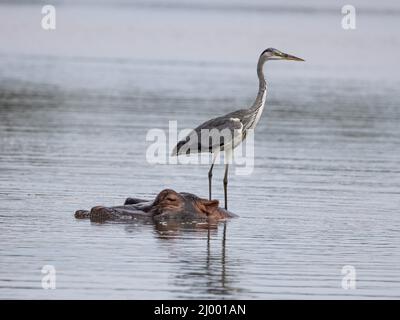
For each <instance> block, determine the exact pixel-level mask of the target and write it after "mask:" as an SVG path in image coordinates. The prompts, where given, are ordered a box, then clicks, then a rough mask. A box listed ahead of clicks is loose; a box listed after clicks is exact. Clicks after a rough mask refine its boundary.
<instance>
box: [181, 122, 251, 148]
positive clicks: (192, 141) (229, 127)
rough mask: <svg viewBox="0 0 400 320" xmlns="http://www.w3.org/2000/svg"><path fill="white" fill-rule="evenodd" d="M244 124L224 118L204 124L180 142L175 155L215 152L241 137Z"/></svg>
mask: <svg viewBox="0 0 400 320" xmlns="http://www.w3.org/2000/svg"><path fill="white" fill-rule="evenodd" d="M242 129H243V124H242V122H241V121H240V119H239V118H233V117H227V116H222V117H218V118H214V119H211V120H208V121H206V122H204V123H203V124H201V125H199V126H198V127H197V128H195V129H194V130H193V131H192V132H191V133H189V134H188V135H187V136H186V137H185V139H183V140H181V141H179V142H178V144H177V145H176V147H175V148H174V151H173V154H174V155H177V154H189V153H197V152H213V151H216V150H220V149H221V147H223V146H226V145H227V144H229V143H232V142H233V141H234V139H235V138H237V137H238V136H241V134H242Z"/></svg>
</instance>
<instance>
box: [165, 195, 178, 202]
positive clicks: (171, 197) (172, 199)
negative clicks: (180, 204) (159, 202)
mask: <svg viewBox="0 0 400 320" xmlns="http://www.w3.org/2000/svg"><path fill="white" fill-rule="evenodd" d="M167 200H169V201H176V200H177V198H176V197H173V196H169V197H167Z"/></svg>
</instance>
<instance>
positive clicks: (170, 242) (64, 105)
mask: <svg viewBox="0 0 400 320" xmlns="http://www.w3.org/2000/svg"><path fill="white" fill-rule="evenodd" d="M43 4H54V5H55V6H56V10H57V29H56V30H55V31H45V30H43V29H42V28H41V24H40V22H41V18H42V14H41V6H42V5H43ZM344 4H347V3H343V2H341V1H324V2H323V3H322V2H320V1H316V0H313V1H302V2H301V3H299V2H298V1H285V2H283V3H282V1H268V2H267V1H183V0H182V1H55V2H52V1H46V2H42V1H18V3H16V2H14V1H0V297H1V298H134V299H152V298H154V299H155V298H169V299H175V298H231V299H240V298H244V299H246V298H247V299H249V298H251V299H260V298H399V297H400V270H399V267H398V266H399V263H400V253H399V252H400V239H399V237H400V233H399V230H400V216H399V214H398V208H399V207H400V198H399V195H400V168H399V165H400V126H399V123H400V122H399V121H400V109H399V102H400V97H399V84H400V76H399V74H400V73H399V71H400V70H399V63H398V57H399V56H400V44H399V33H398V30H399V29H400V19H399V18H400V3H399V2H398V1H379V2H378V1H375V2H368V3H367V2H366V1H352V3H351V4H352V5H354V6H355V7H356V10H357V29H356V30H344V29H342V27H341V20H342V14H341V7H342V6H343V5H344ZM267 47H275V48H277V49H280V50H282V51H284V52H288V53H291V54H294V55H296V56H299V57H302V58H304V59H305V60H306V62H305V63H295V62H276V61H274V62H269V63H267V65H266V67H265V73H266V77H267V81H268V83H269V88H270V92H269V97H268V100H267V108H266V109H265V111H264V114H263V116H262V118H261V121H260V123H259V126H258V127H257V130H256V136H255V141H256V150H255V169H254V172H253V174H252V175H250V176H244V177H243V176H235V175H233V174H231V177H230V185H229V190H230V209H231V210H232V211H233V212H235V213H237V214H238V215H239V216H240V218H239V219H235V220H233V221H230V222H229V223H228V224H227V233H226V242H223V241H222V239H223V235H222V230H223V228H222V226H220V227H219V228H218V229H214V230H212V231H211V232H210V241H207V238H208V233H207V232H206V231H203V232H200V231H196V230H190V229H189V230H186V229H179V228H178V229H176V230H169V231H168V230H160V229H157V228H155V227H154V226H152V225H140V224H128V225H127V224H125V225H121V224H111V223H108V224H103V225H101V224H91V223H89V222H88V221H76V220H75V219H74V217H73V213H74V211H75V210H76V209H81V208H90V207H91V206H94V205H96V204H105V205H117V204H121V203H122V202H123V201H124V199H125V198H126V197H128V196H140V197H147V198H151V197H154V195H155V194H157V193H158V192H159V191H160V190H162V189H163V188H167V187H168V188H173V189H175V190H177V191H186V192H192V193H195V194H197V195H199V196H203V197H206V196H207V191H208V190H207V187H208V184H207V183H208V182H207V171H208V167H207V166H201V165H198V166H195V165H157V166H156V165H151V164H148V163H147V162H146V159H145V151H146V148H147V146H148V145H149V144H148V143H147V142H146V141H145V136H146V133H147V132H148V130H149V129H152V128H165V129H166V128H168V121H169V120H177V121H178V127H179V128H187V127H193V126H196V125H197V124H199V123H201V122H202V121H204V120H206V119H208V118H211V117H214V116H217V115H220V114H223V113H226V112H229V111H232V110H235V109H238V108H242V107H244V106H248V105H249V104H251V103H252V101H253V100H254V97H255V95H256V92H257V78H256V72H255V66H256V62H257V58H258V56H259V54H260V52H261V51H262V50H263V49H265V48H267ZM231 172H233V171H231ZM222 175H223V172H222V167H221V166H218V167H216V169H215V171H214V196H215V198H217V199H223V193H222ZM46 264H51V265H54V266H55V268H56V270H57V289H56V290H43V289H42V288H41V278H42V274H41V272H40V271H41V268H42V266H43V265H46ZM344 265H352V266H354V267H355V268H356V270H357V289H356V290H343V289H342V287H341V281H342V274H341V270H342V267H343V266H344Z"/></svg>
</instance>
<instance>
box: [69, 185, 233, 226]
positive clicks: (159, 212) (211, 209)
mask: <svg viewBox="0 0 400 320" xmlns="http://www.w3.org/2000/svg"><path fill="white" fill-rule="evenodd" d="M235 216H236V215H235V214H233V213H231V212H229V211H227V210H225V209H222V208H220V207H219V202H218V200H207V199H202V198H199V197H197V196H196V195H194V194H191V193H186V192H179V193H178V192H176V191H174V190H171V189H165V190H163V191H161V192H160V193H159V194H158V195H157V197H156V198H155V200H152V201H149V200H144V199H137V198H128V199H126V201H125V204H124V205H123V206H116V207H104V206H96V207H93V208H92V209H91V210H90V211H88V210H78V211H76V212H75V218H77V219H84V218H89V219H90V220H92V221H105V220H117V219H135V218H143V219H154V220H157V221H159V220H169V219H178V220H179V219H181V220H212V221H219V220H224V219H227V218H232V217H235Z"/></svg>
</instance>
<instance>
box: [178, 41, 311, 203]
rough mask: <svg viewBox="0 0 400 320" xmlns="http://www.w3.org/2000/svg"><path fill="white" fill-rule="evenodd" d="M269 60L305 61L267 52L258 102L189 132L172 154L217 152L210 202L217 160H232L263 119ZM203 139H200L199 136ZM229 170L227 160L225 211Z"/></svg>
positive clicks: (271, 50) (262, 60) (260, 70)
mask: <svg viewBox="0 0 400 320" xmlns="http://www.w3.org/2000/svg"><path fill="white" fill-rule="evenodd" d="M269 60H293V61H304V60H303V59H301V58H297V57H295V56H292V55H290V54H287V53H283V52H281V51H279V50H277V49H274V48H268V49H266V50H264V51H263V52H262V53H261V55H260V57H259V59H258V63H257V75H258V81H259V87H258V93H257V97H256V99H255V101H254V103H253V104H252V105H251V106H250V108H248V109H241V110H237V111H234V112H231V113H228V114H226V115H223V116H220V117H217V118H213V119H210V120H208V121H206V122H204V123H202V124H201V125H199V126H198V127H197V128H195V129H194V130H193V131H192V132H191V133H189V134H188V135H187V136H186V137H185V138H184V139H183V140H181V141H179V142H178V144H177V145H176V146H175V148H174V149H173V151H172V154H173V155H176V156H178V155H180V154H191V153H200V152H211V153H213V157H212V163H211V167H210V170H209V171H208V192H209V199H210V200H211V180H212V170H213V167H214V163H215V159H216V156H217V154H218V153H219V152H220V151H225V159H226V158H230V157H232V152H233V149H234V148H235V147H237V146H238V145H239V144H240V143H241V142H242V141H243V140H244V139H245V138H246V133H247V132H248V130H249V129H254V128H255V127H256V126H257V123H258V121H259V120H260V117H261V114H262V112H263V110H264V106H265V101H266V97H267V83H266V81H265V77H264V72H263V67H264V63H265V62H266V61H269ZM223 130H225V132H226V131H228V132H229V133H230V134H229V135H223V140H221V135H220V136H219V137H218V139H214V137H215V134H216V133H218V132H221V131H223ZM207 131H208V132H209V133H208V136H207V135H206V136H204V132H207ZM200 136H201V139H200V140H199V137H200ZM228 167H229V163H228V162H227V161H226V160H225V174H224V180H223V183H224V200H225V209H227V207H228V199H227V198H228V190H227V188H228Z"/></svg>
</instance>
